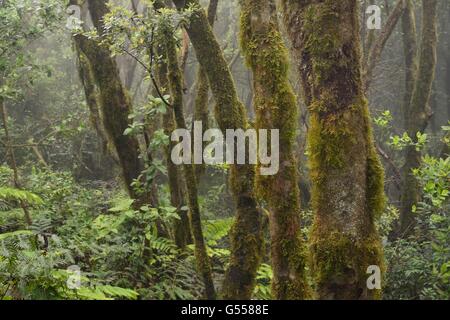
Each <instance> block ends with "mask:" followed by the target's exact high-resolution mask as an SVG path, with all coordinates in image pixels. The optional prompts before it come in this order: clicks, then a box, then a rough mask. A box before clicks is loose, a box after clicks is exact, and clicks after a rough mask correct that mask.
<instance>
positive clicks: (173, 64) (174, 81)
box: [160, 22, 216, 299]
mask: <svg viewBox="0 0 450 320" xmlns="http://www.w3.org/2000/svg"><path fill="white" fill-rule="evenodd" d="M160 27H161V28H162V29H163V31H162V35H164V46H165V49H166V57H167V68H168V80H169V87H170V93H171V97H172V108H173V112H174V115H175V122H176V124H177V128H178V129H187V126H186V122H185V120H184V115H183V85H182V84H183V80H182V79H183V78H182V75H181V70H180V66H179V64H178V55H177V50H176V43H175V39H174V34H173V30H172V27H171V26H170V22H165V25H164V26H160ZM183 175H184V181H185V183H186V190H187V196H188V205H189V213H190V214H189V218H190V219H189V220H190V223H191V230H192V235H193V238H194V245H195V258H196V261H197V267H198V270H199V272H200V274H201V275H202V278H203V282H204V285H205V296H206V298H207V299H215V298H216V292H215V288H214V283H213V278H212V270H211V263H210V261H209V257H208V254H207V250H206V244H205V240H204V238H203V231H202V223H201V216H200V206H199V203H198V191H197V181H196V178H195V171H194V166H193V165H192V164H185V165H183Z"/></svg>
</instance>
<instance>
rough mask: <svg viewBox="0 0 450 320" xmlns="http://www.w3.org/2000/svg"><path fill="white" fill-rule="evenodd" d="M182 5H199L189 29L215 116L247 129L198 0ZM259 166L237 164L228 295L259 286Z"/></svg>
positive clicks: (224, 125) (244, 295)
mask: <svg viewBox="0 0 450 320" xmlns="http://www.w3.org/2000/svg"><path fill="white" fill-rule="evenodd" d="M174 3H175V4H176V6H177V7H178V8H179V9H185V8H187V7H189V6H190V5H194V6H195V10H194V11H195V12H194V14H193V15H192V17H191V20H190V23H189V26H187V27H186V30H187V32H188V34H189V38H190V39H191V42H192V45H193V47H194V50H195V53H196V55H197V59H198V61H199V63H200V65H201V67H202V68H203V71H204V72H205V73H206V76H207V77H208V81H209V84H210V87H211V91H212V94H213V96H214V98H215V101H216V106H215V117H216V120H217V123H218V124H219V126H220V128H221V130H222V131H225V130H226V129H246V128H247V127H248V121H247V115H246V110H245V107H244V105H243V104H242V102H241V101H239V99H238V96H237V92H236V88H235V85H234V82H233V79H232V76H231V73H230V70H229V68H228V65H227V62H226V60H225V58H224V56H223V53H222V51H221V49H220V45H219V43H218V42H217V39H216V38H215V36H214V33H213V31H212V29H211V26H210V24H209V22H208V18H207V16H206V13H205V11H204V10H203V9H202V8H201V7H200V4H199V2H198V0H186V1H185V0H174ZM254 182H255V167H254V166H252V165H233V166H232V167H231V185H232V192H233V194H234V198H235V202H236V219H235V223H234V226H233V229H232V234H231V258H230V264H229V267H228V270H227V271H226V274H225V280H224V282H223V288H222V296H223V298H225V299H249V298H250V297H251V295H252V292H253V288H254V286H255V278H256V271H257V269H258V266H259V264H260V260H261V252H262V248H263V239H262V228H261V226H262V224H261V221H262V215H261V212H260V210H259V209H258V206H257V202H256V197H255V190H254Z"/></svg>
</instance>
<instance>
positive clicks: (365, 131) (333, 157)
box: [282, 0, 385, 299]
mask: <svg viewBox="0 0 450 320" xmlns="http://www.w3.org/2000/svg"><path fill="white" fill-rule="evenodd" d="M282 9H283V13H284V21H285V24H286V27H287V30H288V35H289V38H290V40H291V42H292V48H293V51H294V54H295V55H296V56H297V57H298V59H299V62H300V65H299V74H300V78H301V80H302V86H303V90H304V97H305V99H306V103H307V105H308V108H309V111H310V114H311V119H310V132H309V136H308V144H309V146H308V148H309V150H308V151H309V161H310V170H311V180H312V184H313V189H312V208H313V211H314V225H313V229H312V231H311V235H310V246H311V248H310V251H311V262H312V265H311V269H312V270H311V271H312V273H313V274H314V276H315V280H316V284H317V295H318V298H320V299H374V298H379V297H380V295H381V291H380V290H368V288H367V285H366V280H367V277H368V275H367V274H366V271H367V268H368V267H369V266H370V265H377V266H379V267H380V268H381V269H382V270H383V255H382V248H381V243H380V239H379V236H378V234H377V231H376V227H375V220H376V219H377V218H378V216H379V215H380V214H381V212H382V210H383V208H384V205H385V195H384V171H383V168H382V166H381V163H380V160H379V158H378V156H377V153H376V150H375V147H374V141H373V135H372V131H371V125H370V119H369V112H368V105H367V101H366V99H365V97H364V90H363V82H362V76H361V48H360V43H359V30H360V29H359V22H358V18H359V10H358V1H357V0H341V1H335V0H321V1H295V0H283V1H282Z"/></svg>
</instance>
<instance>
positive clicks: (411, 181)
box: [400, 0, 437, 235]
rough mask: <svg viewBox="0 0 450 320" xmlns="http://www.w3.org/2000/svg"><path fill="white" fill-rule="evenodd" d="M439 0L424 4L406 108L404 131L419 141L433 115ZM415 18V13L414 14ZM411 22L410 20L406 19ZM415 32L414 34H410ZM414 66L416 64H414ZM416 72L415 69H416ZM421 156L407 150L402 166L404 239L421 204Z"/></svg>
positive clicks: (402, 230)
mask: <svg viewBox="0 0 450 320" xmlns="http://www.w3.org/2000/svg"><path fill="white" fill-rule="evenodd" d="M436 8H437V0H423V1H422V10H423V14H422V43H421V48H420V56H419V67H418V71H417V76H416V77H415V81H414V89H413V91H412V95H411V101H410V103H409V104H407V105H406V106H405V107H404V117H405V129H406V132H407V133H408V135H409V136H410V137H411V138H412V139H413V141H417V132H422V133H423V132H424V131H425V129H426V128H427V126H428V123H429V120H430V117H431V115H432V112H431V108H430V105H429V103H430V97H431V90H432V86H433V81H434V77H435V71H436V63H437V55H436V50H437V11H436ZM412 14H413V13H412ZM407 19H411V18H407ZM410 31H412V30H410ZM412 37H413V35H412V34H410V33H409V32H408V35H407V36H405V38H404V40H405V41H404V42H405V53H406V63H407V66H408V63H410V61H411V59H412V60H414V59H415V58H414V57H410V55H411V54H412V53H411V52H407V51H408V46H409V44H408V43H407V42H408V41H409V40H410V38H412ZM413 63H414V62H413ZM413 68H414V67H413ZM410 72H411V71H410V70H409V68H407V81H410V77H411V74H410ZM409 90H411V83H410V82H407V90H406V91H407V92H408V91H409ZM421 158H422V155H421V152H420V151H418V150H416V148H415V147H414V146H410V147H407V148H406V150H405V164H404V166H403V169H402V171H403V193H402V209H401V212H400V227H401V232H402V234H403V235H405V234H408V233H410V232H411V231H412V230H413V228H414V224H415V221H414V217H413V213H412V207H413V206H414V205H416V204H417V203H418V202H419V201H420V188H419V185H418V182H417V180H416V179H415V177H414V176H413V173H412V170H413V169H415V168H418V167H419V166H420V164H421Z"/></svg>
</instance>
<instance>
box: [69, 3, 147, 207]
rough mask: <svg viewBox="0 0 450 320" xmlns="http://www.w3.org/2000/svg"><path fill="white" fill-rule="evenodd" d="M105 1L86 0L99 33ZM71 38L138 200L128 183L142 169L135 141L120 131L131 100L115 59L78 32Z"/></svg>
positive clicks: (123, 127) (104, 124)
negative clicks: (92, 81)
mask: <svg viewBox="0 0 450 320" xmlns="http://www.w3.org/2000/svg"><path fill="white" fill-rule="evenodd" d="M106 3H107V1H103V0H102V1H96V0H91V1H88V6H89V11H90V14H91V18H92V21H93V23H94V25H95V27H96V29H97V30H98V32H99V34H102V33H103V24H102V17H103V16H104V15H105V14H106V13H107V12H108V8H107V6H106ZM74 38H75V41H76V44H77V47H78V48H79V49H80V50H81V51H82V52H83V54H84V55H85V56H86V58H87V59H88V61H89V64H90V68H91V71H92V75H93V77H94V79H95V82H96V85H97V87H98V91H99V96H98V101H99V104H100V108H101V114H102V120H103V126H104V128H105V131H106V133H107V135H108V138H109V141H110V143H111V145H112V146H114V149H115V151H116V152H117V156H118V158H119V163H120V167H121V170H122V176H123V180H124V182H125V184H126V187H127V190H128V192H129V194H130V196H131V197H132V198H134V199H141V198H142V196H141V195H138V194H136V193H135V191H134V189H133V187H132V186H131V184H132V182H133V180H135V179H137V178H138V177H139V175H140V174H141V169H142V167H141V163H140V161H139V144H138V141H137V139H136V138H134V137H131V136H125V135H124V134H123V133H124V131H125V129H127V128H128V126H129V124H130V120H129V119H128V115H129V114H130V112H131V102H130V99H129V97H128V95H127V93H126V90H125V89H124V87H123V85H122V83H121V80H120V76H119V71H118V68H117V64H116V61H115V60H114V58H112V57H111V54H110V52H109V50H108V49H105V48H102V47H100V46H98V45H97V44H96V43H95V42H93V41H91V40H89V39H87V38H85V37H84V36H81V35H77V36H75V37H74Z"/></svg>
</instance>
